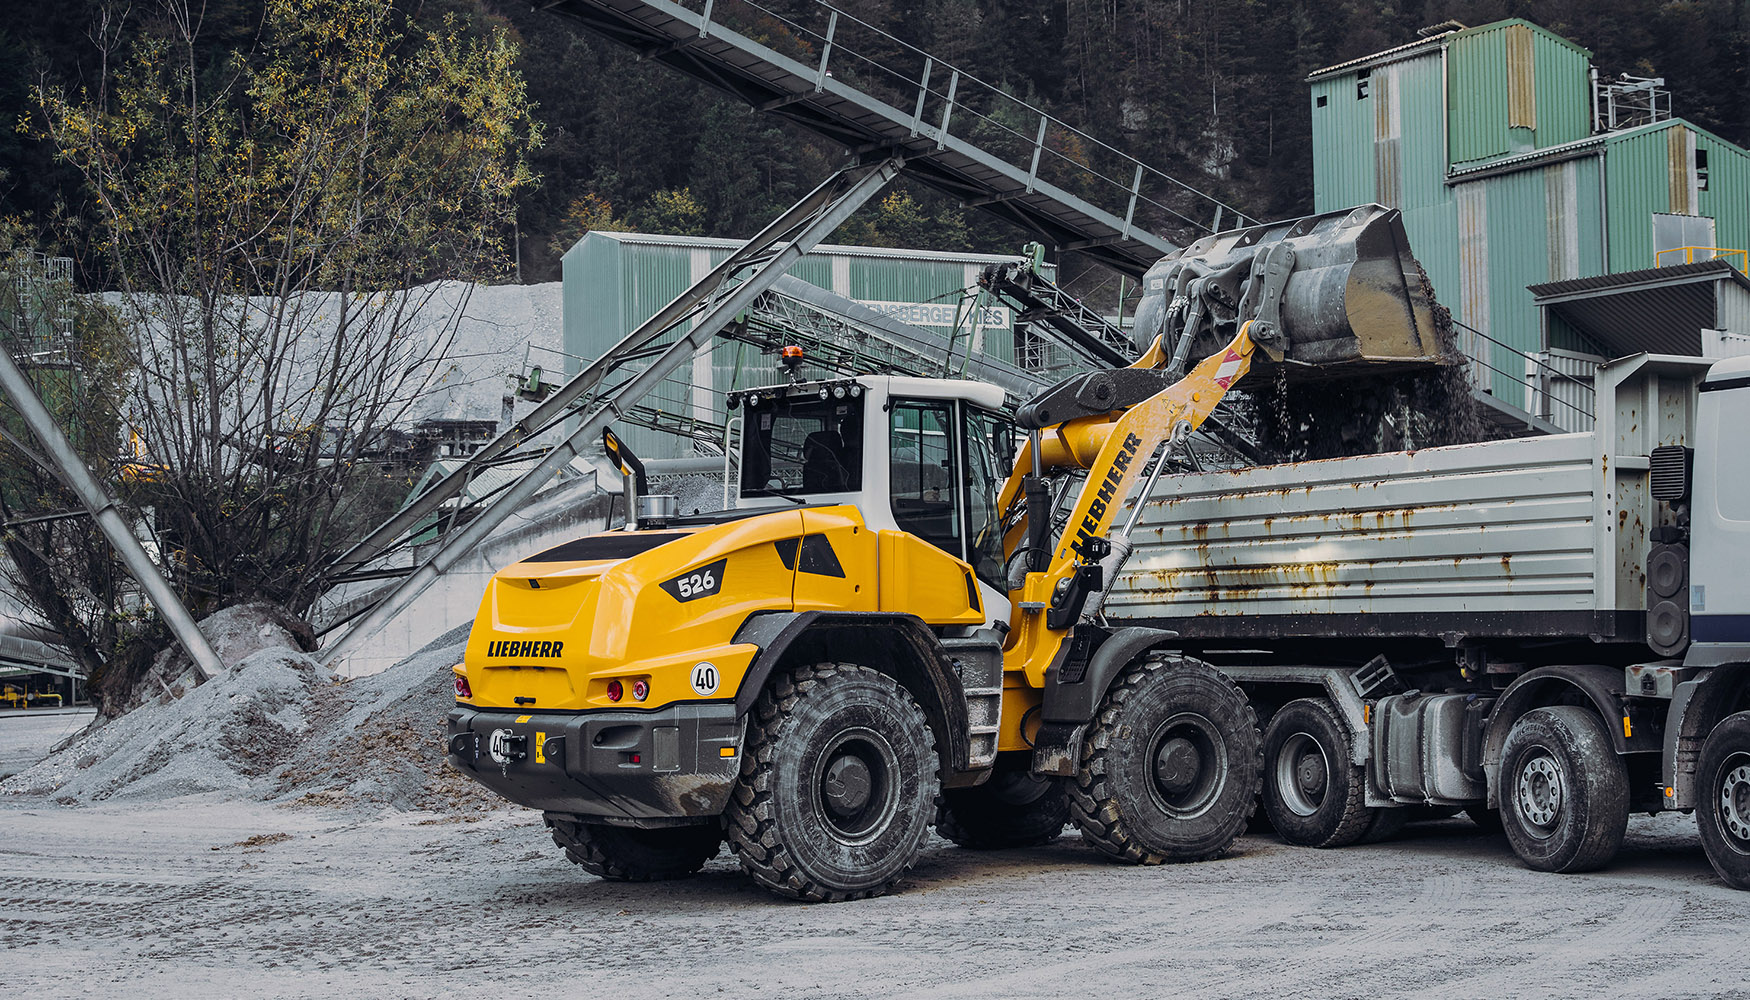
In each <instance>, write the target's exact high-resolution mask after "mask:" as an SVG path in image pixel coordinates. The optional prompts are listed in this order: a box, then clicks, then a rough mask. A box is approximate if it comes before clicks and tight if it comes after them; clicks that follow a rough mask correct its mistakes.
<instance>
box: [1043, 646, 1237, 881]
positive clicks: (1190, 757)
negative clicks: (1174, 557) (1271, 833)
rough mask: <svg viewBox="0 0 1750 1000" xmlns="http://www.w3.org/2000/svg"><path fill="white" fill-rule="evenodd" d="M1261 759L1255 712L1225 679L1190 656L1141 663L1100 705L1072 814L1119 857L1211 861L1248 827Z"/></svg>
mask: <svg viewBox="0 0 1750 1000" xmlns="http://www.w3.org/2000/svg"><path fill="white" fill-rule="evenodd" d="M1262 760H1263V756H1262V741H1261V740H1260V738H1259V736H1258V717H1257V715H1256V714H1255V713H1254V712H1253V711H1252V706H1251V703H1250V702H1249V701H1247V700H1246V696H1245V694H1244V693H1243V692H1242V691H1240V689H1239V688H1238V687H1237V686H1235V685H1234V683H1233V682H1232V681H1230V680H1228V679H1227V677H1226V676H1225V675H1223V674H1222V673H1220V672H1218V671H1217V670H1216V669H1215V668H1214V667H1211V666H1210V665H1209V664H1207V663H1203V662H1202V661H1200V660H1193V659H1190V658H1186V657H1172V658H1170V659H1161V658H1149V659H1145V660H1141V661H1139V662H1136V663H1133V664H1132V665H1131V666H1129V667H1128V668H1126V670H1125V671H1124V673H1122V674H1120V675H1119V676H1118V679H1117V680H1115V681H1114V682H1113V684H1112V688H1111V690H1109V691H1107V692H1106V697H1105V698H1104V699H1102V700H1101V702H1100V705H1099V707H1098V709H1097V710H1096V711H1095V714H1094V722H1093V725H1092V726H1091V727H1090V728H1089V731H1088V734H1087V737H1086V739H1084V740H1083V741H1082V752H1081V761H1080V764H1079V766H1078V768H1077V770H1076V775H1075V783H1074V784H1073V785H1072V786H1071V787H1070V790H1069V795H1070V815H1071V816H1073V817H1074V818H1075V821H1076V824H1077V825H1078V826H1080V827H1081V828H1082V837H1083V839H1084V840H1086V841H1087V842H1088V843H1089V844H1090V845H1091V846H1093V847H1094V849H1095V850H1098V851H1100V852H1101V853H1102V854H1105V855H1107V856H1108V857H1111V858H1114V859H1117V860H1119V861H1126V862H1130V863H1131V864H1142V865H1158V864H1160V863H1162V862H1163V861H1199V860H1203V859H1205V858H1213V857H1215V856H1217V855H1219V854H1221V853H1222V852H1223V851H1225V850H1227V849H1228V847H1229V846H1230V845H1231V844H1232V843H1233V842H1234V839H1235V838H1236V837H1238V836H1239V835H1240V834H1241V833H1242V832H1244V830H1245V829H1246V821H1247V820H1248V819H1249V818H1250V817H1251V814H1252V809H1253V807H1254V806H1255V805H1256V804H1257V799H1258V792H1259V769H1260V767H1261V766H1262Z"/></svg>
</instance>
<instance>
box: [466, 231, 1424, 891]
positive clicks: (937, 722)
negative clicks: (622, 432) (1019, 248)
mask: <svg viewBox="0 0 1750 1000" xmlns="http://www.w3.org/2000/svg"><path fill="white" fill-rule="evenodd" d="M1407 245H1408V244H1407V240H1406V239H1405V238H1404V235H1403V229H1402V225H1401V223H1400V222H1399V220H1398V216H1397V213H1396V212H1394V211H1388V210H1385V209H1382V208H1379V207H1378V206H1370V207H1368V208H1366V209H1358V210H1355V211H1354V212H1350V213H1335V214H1332V215H1329V216H1319V217H1314V219H1312V220H1297V221H1295V222H1292V223H1283V224H1281V225H1278V226H1270V227H1255V228H1253V229H1250V230H1244V231H1240V232H1238V233H1235V234H1222V235H1221V236H1218V237H1212V238H1211V240H1209V241H1205V243H1201V244H1197V245H1194V246H1192V247H1190V248H1187V250H1185V251H1182V252H1180V253H1178V254H1175V255H1174V256H1173V257H1171V258H1169V259H1168V260H1166V261H1163V262H1162V264H1161V265H1160V266H1158V267H1157V268H1156V269H1154V270H1152V271H1151V272H1150V282H1149V285H1148V294H1149V296H1150V298H1149V300H1148V302H1146V303H1145V308H1144V309H1143V310H1142V312H1141V313H1140V314H1139V315H1141V316H1142V317H1143V318H1144V320H1145V322H1146V323H1147V324H1148V327H1147V328H1146V329H1144V330H1141V331H1139V332H1140V333H1141V334H1142V335H1143V338H1145V339H1141V340H1139V342H1143V343H1149V344H1150V345H1151V346H1149V348H1148V349H1147V351H1146V352H1145V353H1144V354H1143V356H1142V357H1141V358H1140V360H1138V361H1137V362H1136V363H1135V364H1133V365H1131V366H1130V367H1128V368H1122V369H1115V370H1111V371H1099V372H1093V373H1089V374H1084V375H1079V376H1076V377H1074V378H1071V379H1069V380H1067V381H1065V382H1063V383H1060V384H1059V385H1057V386H1054V387H1052V388H1051V389H1048V390H1046V391H1044V392H1042V393H1041V394H1039V395H1038V396H1037V397H1035V398H1034V399H1031V400H1028V401H1027V402H1026V403H1025V404H1023V405H1021V406H1020V407H1019V408H1018V410H1016V411H1015V412H1014V415H1013V416H1012V417H1011V416H1010V415H1009V410H1007V409H1006V408H1005V398H1004V393H1003V391H1002V390H1001V389H999V388H996V387H993V386H990V385H985V384H980V383H976V382H969V381H963V380H955V379H922V378H910V377H898V376H859V377H855V378H839V379H829V380H825V381H815V380H810V381H794V380H792V381H789V382H787V383H784V384H777V385H772V386H769V387H762V388H755V389H747V390H743V391H739V392H732V393H730V394H729V395H728V397H727V404H728V407H729V418H730V420H731V422H732V424H734V425H737V426H739V428H740V438H741V447H740V449H739V454H738V455H734V454H732V456H731V458H730V462H729V464H730V466H731V467H730V468H729V470H728V471H729V480H730V490H731V492H732V493H733V496H734V501H735V506H734V508H733V509H730V510H724V511H718V512H713V513H695V514H691V515H681V514H678V513H677V512H676V511H674V510H673V503H674V501H673V498H670V497H661V496H650V495H647V494H645V493H644V486H645V483H644V476H643V473H642V467H641V465H640V464H639V462H638V461H637V459H636V458H635V457H634V456H632V455H631V454H630V453H629V452H628V451H627V450H626V449H625V448H624V447H622V446H621V445H620V443H619V442H618V440H617V439H615V438H614V437H613V435H612V434H611V433H610V434H609V435H607V438H606V440H605V441H604V447H605V448H606V450H607V452H608V455H609V458H610V459H611V460H612V461H613V462H614V464H615V465H616V466H617V467H618V468H620V469H621V471H622V472H623V473H624V474H625V475H626V480H627V491H628V507H627V509H628V511H631V512H632V516H629V517H628V518H627V520H628V523H627V525H626V527H625V529H624V530H613V531H607V532H603V533H600V534H596V535H591V536H588V537H585V538H579V539H577V540H575V541H570V542H566V543H564V544H562V545H559V546H556V547H554V548H551V549H548V550H547V551H544V552H539V553H536V554H534V555H531V556H530V557H528V558H527V559H525V560H523V561H521V562H519V563H516V564H515V565H512V566H509V567H506V568H505V569H503V570H501V571H500V572H498V573H497V574H496V575H495V577H494V578H493V580H492V581H491V583H490V585H489V586H488V588H487V591H486V594H485V596H484V598H483V600H482V602H481V607H480V613H479V617H478V618H477V619H476V621H475V624H474V629H473V633H472V635H471V636H470V638H469V642H468V646H467V650H466V653H465V661H464V663H462V664H460V665H458V666H456V667H455V671H454V672H455V688H456V707H455V709H454V710H453V711H452V712H451V713H450V715H449V726H448V731H449V744H448V751H449V760H450V761H451V763H452V764H453V765H454V766H456V767H458V768H460V769H461V770H462V771H463V772H464V773H466V774H468V775H470V776H472V777H474V778H475V779H477V780H478V781H480V782H481V783H482V784H484V785H486V786H487V787H489V788H492V789H493V790H495V791H497V792H499V793H500V794H502V795H504V796H505V797H506V798H508V799H510V800H512V801H514V802H518V803H521V804H523V805H526V806H529V807H531V808H536V809H540V810H542V811H543V812H544V813H545V815H546V820H547V824H548V826H549V827H550V828H551V830H552V833H553V837H554V839H555V841H556V842H557V843H558V844H559V846H561V847H562V848H563V849H564V850H565V851H566V853H567V854H568V856H569V857H570V858H571V859H572V860H573V861H575V862H576V863H578V864H580V865H582V866H583V867H584V868H585V869H587V870H589V871H590V872H593V873H595V874H597V875H600V876H603V877H605V878H612V879H626V880H645V879H661V878H672V877H680V876H685V875H688V874H691V873H692V872H695V871H697V870H698V869H699V868H700V867H701V866H702V865H704V864H705V862H706V861H708V860H709V859H711V858H712V857H714V856H715V855H716V854H717V853H718V852H719V850H720V848H721V846H722V843H723V842H724V841H725V840H727V842H728V844H729V846H730V848H731V850H732V851H733V852H734V853H735V855H736V856H737V858H738V859H739V861H740V863H741V865H742V867H743V868H744V869H745V870H746V871H747V872H748V873H749V874H750V875H752V876H753V877H754V878H755V879H756V880H757V881H758V882H760V883H761V884H763V885H765V886H767V887H768V888H770V889H771V890H773V891H775V892H777V893H779V894H782V895H785V896H789V897H793V898H798V899H804V900H813V901H838V900H848V899H857V898H861V897H866V896H872V895H877V894H880V893H882V892H885V891H887V890H889V889H890V888H892V887H893V886H894V884H895V883H896V882H897V881H898V880H899V879H901V878H902V877H903V876H904V874H905V872H906V871H907V869H909V868H910V867H911V866H912V864H913V863H914V862H915V861H916V859H917V857H918V854H919V851H920V849H921V848H922V846H923V844H924V841H925V838H926V837H927V835H928V834H929V831H930V829H931V826H932V824H934V825H936V827H937V828H938V829H939V830H940V831H941V832H942V833H943V834H944V835H945V836H948V837H949V838H951V839H953V840H954V841H956V842H958V843H960V844H962V845H965V846H969V847H1004V846H1012V845H1019V844H1030V843H1038V842H1041V841H1043V840H1047V839H1050V838H1052V837H1055V836H1057V835H1058V834H1059V833H1060V832H1061V830H1062V828H1063V827H1064V826H1065V825H1066V824H1068V823H1070V822H1074V823H1075V824H1076V825H1077V826H1079V827H1080V828H1081V830H1082V833H1083V835H1084V837H1085V838H1086V839H1087V841H1088V842H1089V843H1090V844H1092V845H1093V846H1094V847H1096V848H1097V849H1098V850H1100V851H1102V852H1104V853H1105V854H1107V855H1110V856H1111V857H1113V858H1117V859H1120V860H1123V861H1128V862H1133V863H1139V864H1158V863H1160V862H1163V861H1168V860H1188V859H1199V858H1208V857H1212V856H1214V855H1217V854H1219V853H1221V852H1222V851H1223V850H1225V849H1226V848H1227V847H1228V846H1229V845H1230V844H1231V843H1232V841H1233V840H1234V838H1235V837H1236V836H1237V835H1238V834H1239V833H1240V832H1241V831H1242V830H1243V829H1244V828H1245V826H1246V822H1247V819H1248V817H1249V816H1250V814H1251V811H1252V808H1253V803H1254V801H1255V799H1256V797H1257V794H1258V789H1259V783H1260V776H1259V767H1260V740H1259V734H1258V727H1257V720H1256V718H1255V716H1254V714H1253V711H1252V709H1251V707H1250V705H1249V704H1248V702H1247V699H1246V698H1245V696H1244V695H1243V694H1242V693H1241V692H1240V690H1239V689H1238V688H1237V687H1235V686H1234V684H1232V683H1231V682H1230V681H1229V680H1228V679H1227V678H1226V677H1224V676H1223V675H1222V674H1220V673H1219V672H1217V671H1216V670H1215V669H1213V668H1212V667H1210V666H1208V665H1207V664H1204V663H1201V662H1199V661H1197V660H1194V659H1191V658H1188V657H1185V656H1181V655H1177V654H1175V653H1174V652H1173V639H1174V635H1173V633H1171V632H1165V631H1161V630H1156V629H1145V628H1121V629H1108V628H1106V627H1104V626H1103V625H1102V624H1101V621H1100V619H1099V616H1098V610H1099V605H1100V595H1101V592H1102V590H1103V588H1104V586H1105V585H1106V583H1107V582H1108V581H1110V580H1111V579H1112V578H1113V574H1114V573H1115V572H1116V571H1117V570H1118V568H1119V567H1120V566H1121V565H1122V563H1123V559H1124V556H1125V555H1126V553H1127V552H1128V550H1129V542H1128V534H1129V528H1130V525H1131V524H1134V520H1135V514H1136V511H1137V509H1138V507H1139V504H1138V503H1132V504H1130V505H1129V513H1128V516H1127V518H1126V521H1127V523H1126V524H1125V525H1124V527H1122V528H1119V529H1117V530H1114V527H1115V525H1116V524H1117V523H1118V521H1119V519H1120V517H1121V515H1125V514H1126V499H1127V498H1128V497H1130V496H1131V495H1132V493H1133V488H1135V487H1136V485H1137V483H1138V481H1139V478H1140V477H1142V476H1143V475H1144V474H1145V473H1147V472H1149V470H1153V473H1152V474H1154V475H1158V473H1159V470H1160V469H1161V468H1163V467H1164V466H1165V465H1166V464H1167V458H1168V456H1169V454H1170V453H1171V451H1172V449H1174V448H1176V447H1178V446H1179V445H1180V444H1181V443H1182V442H1183V440H1184V438H1185V437H1186V436H1187V435H1188V434H1189V433H1190V432H1191V431H1192V430H1193V429H1195V428H1196V427H1197V426H1198V425H1199V424H1201V423H1202V422H1203V420H1204V419H1205V418H1206V417H1207V416H1208V415H1209V413H1210V411H1211V410H1212V409H1213V408H1214V407H1215V405H1216V404H1217V403H1218V402H1219V401H1220V400H1221V398H1222V396H1223V395H1224V394H1225V393H1226V392H1227V391H1228V389H1229V388H1231V387H1232V386H1233V385H1234V384H1235V383H1236V382H1237V381H1238V380H1239V379H1241V378H1242V377H1244V376H1245V374H1246V372H1247V371H1248V369H1249V368H1250V366H1251V364H1252V361H1253V357H1254V352H1255V351H1256V350H1257V349H1259V348H1262V349H1263V350H1264V351H1265V352H1267V353H1268V354H1269V355H1271V357H1272V358H1274V359H1275V360H1276V361H1277V363H1279V364H1282V365H1285V366H1289V367H1290V368H1294V369H1296V370H1299V369H1306V370H1312V369H1314V368H1321V369H1322V368H1328V367H1329V366H1332V365H1351V366H1353V365H1360V366H1377V365H1391V364H1416V365H1429V364H1434V363H1439V362H1440V361H1441V360H1442V358H1441V347H1440V345H1438V344H1437V343H1435V338H1434V335H1433V328H1432V322H1431V319H1430V304H1429V302H1428V301H1427V298H1426V295H1425V294H1424V292H1423V290H1422V286H1421V284H1420V283H1419V281H1418V280H1417V277H1416V274H1417V272H1416V266H1415V263H1414V261H1413V260H1412V259H1411V258H1410V256H1409V254H1408V250H1407ZM1394 309H1395V313H1394V312H1393V310H1394ZM1209 344H1215V345H1216V349H1215V350H1214V351H1213V352H1212V353H1208V352H1207V351H1206V347H1207V345H1209ZM1189 352H1196V353H1198V354H1203V353H1208V357H1207V358H1206V359H1205V360H1203V361H1202V362H1201V363H1199V364H1197V365H1196V366H1195V367H1193V368H1191V369H1190V370H1189V371H1188V372H1185V373H1182V374H1180V373H1178V372H1176V371H1173V370H1172V369H1174V368H1175V367H1177V366H1178V362H1182V361H1183V359H1184V358H1185V357H1187V356H1188V353H1189ZM1175 359H1178V362H1176V361H1175ZM1152 482H1153V479H1152V475H1151V478H1150V479H1149V484H1145V485H1143V486H1142V487H1141V489H1140V490H1139V491H1137V495H1138V496H1147V495H1148V491H1149V485H1150V484H1152Z"/></svg>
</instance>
